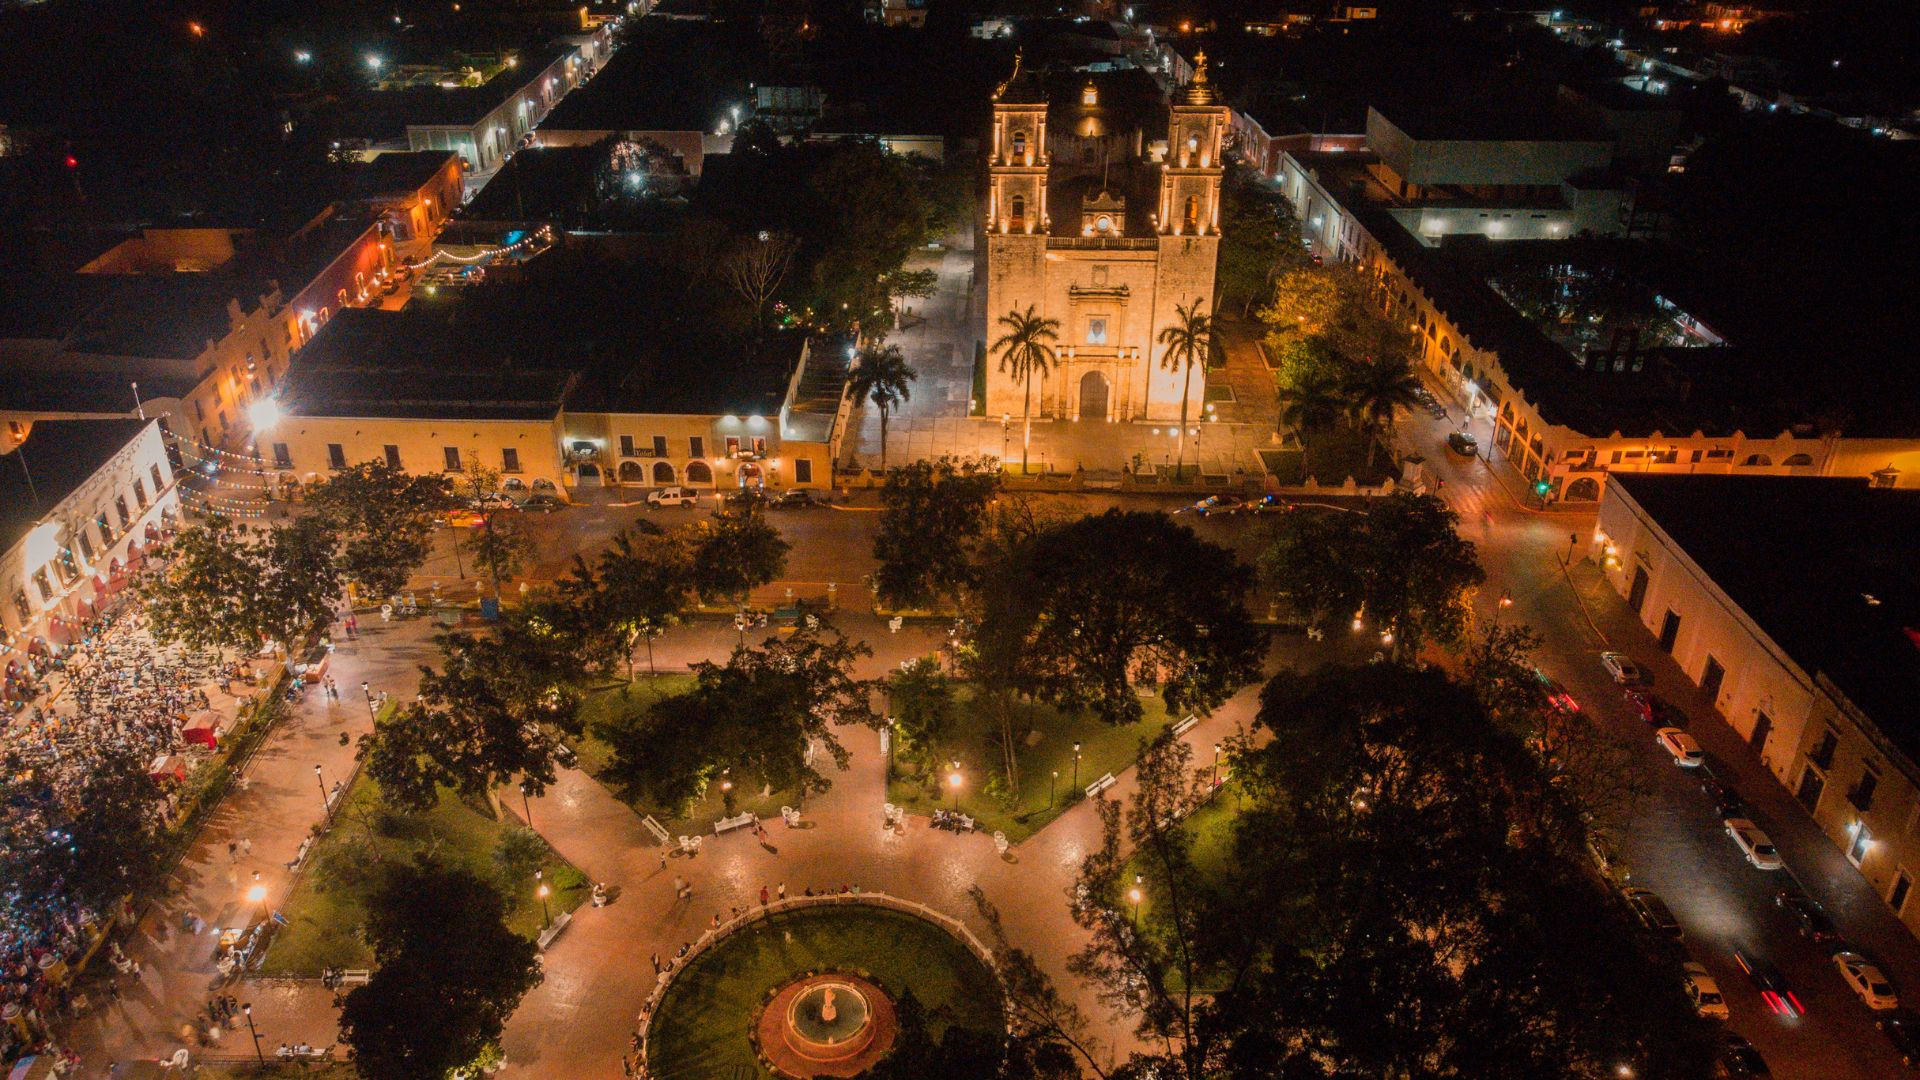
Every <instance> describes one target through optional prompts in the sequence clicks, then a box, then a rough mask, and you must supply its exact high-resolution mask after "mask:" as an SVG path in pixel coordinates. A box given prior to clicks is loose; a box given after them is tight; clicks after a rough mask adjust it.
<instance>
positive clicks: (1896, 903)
mask: <svg viewBox="0 0 1920 1080" xmlns="http://www.w3.org/2000/svg"><path fill="white" fill-rule="evenodd" d="M1912 892H1913V878H1912V877H1911V876H1909V875H1908V874H1907V872H1906V871H1905V870H1897V871H1895V872H1894V875H1893V885H1892V887H1891V888H1889V889H1888V890H1887V906H1888V907H1890V908H1892V909H1893V913H1894V914H1895V915H1898V914H1900V910H1901V909H1902V908H1904V907H1906V906H1907V896H1908V895H1909V894H1910V893H1912Z"/></svg>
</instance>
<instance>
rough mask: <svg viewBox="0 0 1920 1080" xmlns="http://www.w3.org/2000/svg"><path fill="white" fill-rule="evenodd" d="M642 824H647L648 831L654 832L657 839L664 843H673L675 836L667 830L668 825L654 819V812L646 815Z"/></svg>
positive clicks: (642, 819) (641, 820)
mask: <svg viewBox="0 0 1920 1080" xmlns="http://www.w3.org/2000/svg"><path fill="white" fill-rule="evenodd" d="M640 824H642V825H645V826H646V827H647V831H648V832H649V833H652V834H653V838H654V839H655V840H658V841H660V842H661V843H662V844H671V843H673V837H672V836H671V835H670V834H669V833H668V832H667V829H666V826H664V825H662V824H660V823H659V822H657V821H655V820H653V815H652V814H648V815H647V816H646V817H643V818H641V819H640Z"/></svg>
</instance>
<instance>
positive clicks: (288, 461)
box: [273, 442, 293, 469]
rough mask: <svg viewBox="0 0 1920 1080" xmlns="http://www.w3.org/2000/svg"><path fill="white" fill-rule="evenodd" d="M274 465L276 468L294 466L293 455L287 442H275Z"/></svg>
mask: <svg viewBox="0 0 1920 1080" xmlns="http://www.w3.org/2000/svg"><path fill="white" fill-rule="evenodd" d="M273 467H274V468H276V469H291V468H293V455H292V454H290V453H288V452H287V444H286V443H283V442H277V443H274V444H273Z"/></svg>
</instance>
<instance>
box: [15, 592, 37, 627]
mask: <svg viewBox="0 0 1920 1080" xmlns="http://www.w3.org/2000/svg"><path fill="white" fill-rule="evenodd" d="M13 610H14V613H15V614H17V615H19V616H20V621H21V622H26V621H28V620H29V619H32V618H33V605H32V604H31V603H30V602H28V600H27V590H25V589H21V590H19V591H18V592H15V593H14V594H13Z"/></svg>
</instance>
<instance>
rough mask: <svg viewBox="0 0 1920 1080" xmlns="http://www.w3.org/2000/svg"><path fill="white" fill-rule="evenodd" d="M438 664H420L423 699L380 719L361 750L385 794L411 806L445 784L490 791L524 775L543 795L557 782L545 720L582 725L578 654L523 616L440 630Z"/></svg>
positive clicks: (426, 803)
mask: <svg viewBox="0 0 1920 1080" xmlns="http://www.w3.org/2000/svg"><path fill="white" fill-rule="evenodd" d="M438 641H439V644H440V650H441V653H442V661H441V670H439V671H434V670H433V669H431V668H427V667H422V668H421V672H422V674H421V679H420V696H419V700H417V701H415V702H414V703H412V704H410V705H408V706H406V707H404V708H401V709H398V710H396V711H395V712H393V713H392V714H390V715H388V716H385V717H382V718H381V719H380V721H379V722H378V723H376V724H375V725H374V729H373V732H372V734H370V735H367V736H365V737H364V738H362V740H361V742H360V751H359V756H360V760H361V761H362V763H363V764H364V766H365V768H366V770H367V774H368V775H369V776H371V777H373V778H374V779H375V780H377V781H379V783H380V788H381V791H382V792H384V793H385V795H386V797H387V799H388V800H389V801H391V802H393V803H395V804H396V805H398V806H401V807H404V808H406V809H410V810H424V809H427V808H429V807H431V806H433V805H434V804H435V803H436V802H438V801H439V788H441V787H442V786H444V787H449V788H452V789H454V790H455V791H457V792H459V793H460V794H461V795H463V796H468V797H480V796H486V795H488V794H489V793H491V792H492V791H493V789H494V788H496V787H498V786H500V785H501V784H505V783H508V782H509V781H511V780H512V779H513V778H514V777H516V776H518V777H519V778H520V783H521V784H523V785H524V786H525V787H526V789H527V790H528V791H530V792H531V793H533V794H535V795H538V794H539V793H540V792H542V791H544V790H546V786H547V785H548V784H551V783H552V782H553V751H554V744H553V741H552V739H551V738H550V737H549V736H548V735H547V733H546V731H545V729H544V727H543V725H545V724H553V725H556V726H558V727H560V728H561V729H562V730H577V727H576V724H577V716H578V709H579V702H578V699H577V697H576V695H575V691H574V690H573V688H572V685H571V682H572V679H573V678H574V677H575V676H576V675H577V673H578V669H577V667H576V666H575V665H576V664H577V658H576V657H574V656H572V655H570V654H569V653H568V652H567V644H568V643H567V641H566V639H565V637H564V636H562V635H559V634H556V633H554V632H553V630H552V629H551V627H550V626H549V625H548V624H547V623H546V622H545V621H543V620H542V619H540V618H538V617H535V616H533V615H530V614H526V613H516V614H515V615H514V616H513V617H510V618H508V619H506V620H504V621H503V622H502V623H501V624H500V626H499V628H498V629H497V630H496V631H495V632H494V633H493V634H492V635H490V636H476V635H473V634H466V633H457V632H456V633H449V634H442V635H441V636H440V637H439V638H438Z"/></svg>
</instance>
